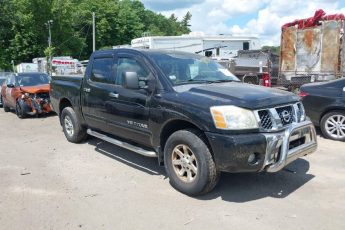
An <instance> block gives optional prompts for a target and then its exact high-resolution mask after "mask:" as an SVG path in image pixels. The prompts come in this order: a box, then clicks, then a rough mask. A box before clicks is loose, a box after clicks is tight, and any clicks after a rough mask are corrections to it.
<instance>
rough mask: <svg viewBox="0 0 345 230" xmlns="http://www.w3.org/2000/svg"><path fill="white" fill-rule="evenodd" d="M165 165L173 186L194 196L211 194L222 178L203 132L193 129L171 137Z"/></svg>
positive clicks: (166, 149)
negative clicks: (203, 137)
mask: <svg viewBox="0 0 345 230" xmlns="http://www.w3.org/2000/svg"><path fill="white" fill-rule="evenodd" d="M164 165H165V170H166V172H167V174H168V177H169V179H170V184H171V185H172V186H173V187H174V188H175V189H177V190H178V191H180V192H182V193H184V194H186V195H190V196H197V195H202V194H205V193H207V192H210V191H211V190H212V189H213V188H214V187H215V186H216V185H217V183H218V180H219V176H220V173H219V171H218V170H217V168H216V165H215V162H214V160H213V158H212V155H211V153H210V150H209V148H208V147H207V145H206V144H205V142H204V141H203V139H202V133H201V132H198V131H196V130H193V129H188V130H179V131H176V132H175V133H173V134H172V135H171V136H170V137H169V138H168V140H167V142H166V145H165V148H164Z"/></svg>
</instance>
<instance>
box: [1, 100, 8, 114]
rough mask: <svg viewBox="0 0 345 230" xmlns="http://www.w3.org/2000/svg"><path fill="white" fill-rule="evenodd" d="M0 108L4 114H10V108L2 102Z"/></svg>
mask: <svg viewBox="0 0 345 230" xmlns="http://www.w3.org/2000/svg"><path fill="white" fill-rule="evenodd" d="M2 107H3V109H4V112H5V113H8V112H10V107H8V106H7V105H6V104H5V102H4V101H2Z"/></svg>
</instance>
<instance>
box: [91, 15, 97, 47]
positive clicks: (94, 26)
mask: <svg viewBox="0 0 345 230" xmlns="http://www.w3.org/2000/svg"><path fill="white" fill-rule="evenodd" d="M92 50H93V51H95V50H96V25H95V12H92Z"/></svg>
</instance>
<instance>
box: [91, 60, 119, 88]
mask: <svg viewBox="0 0 345 230" xmlns="http://www.w3.org/2000/svg"><path fill="white" fill-rule="evenodd" d="M115 69H116V65H115V64H114V60H113V58H111V57H109V58H95V59H94V61H93V65H92V71H91V77H90V80H91V81H93V82H99V83H106V84H115Z"/></svg>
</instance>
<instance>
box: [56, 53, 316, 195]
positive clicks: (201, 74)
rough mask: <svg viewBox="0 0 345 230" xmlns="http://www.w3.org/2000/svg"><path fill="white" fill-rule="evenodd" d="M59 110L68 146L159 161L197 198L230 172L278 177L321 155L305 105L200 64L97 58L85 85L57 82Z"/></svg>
mask: <svg viewBox="0 0 345 230" xmlns="http://www.w3.org/2000/svg"><path fill="white" fill-rule="evenodd" d="M51 102H52V106H53V108H54V110H55V111H56V112H57V113H58V115H59V118H60V123H61V125H62V127H63V131H64V133H65V136H66V138H67V139H68V141H70V142H74V143H77V142H81V141H83V140H84V139H85V138H86V137H87V136H88V135H91V136H95V137H97V138H100V139H102V140H104V141H107V142H110V143H113V144H115V145H118V146H121V147H123V148H126V149H129V150H132V151H134V152H137V153H139V154H142V155H145V156H149V157H157V158H158V163H159V164H160V165H164V166H165V169H166V173H167V175H168V177H169V179H170V183H171V184H172V186H173V187H174V188H176V189H177V190H179V191H181V192H183V193H185V194H188V195H200V194H204V193H206V192H209V191H210V190H212V189H213V188H214V186H215V185H216V184H217V182H218V178H219V176H220V172H222V171H223V172H262V171H266V172H277V171H279V170H281V169H282V168H283V167H284V166H286V165H287V164H289V163H290V162H292V161H294V160H296V159H297V158H298V157H301V156H304V155H307V154H310V153H312V152H314V151H315V150H316V148H317V142H316V135H315V129H314V126H313V124H312V123H311V122H310V121H309V120H308V119H307V118H306V116H305V112H304V108H303V105H302V104H301V103H300V101H299V97H297V96H295V95H294V94H292V93H289V92H284V91H280V90H274V89H269V88H265V87H261V86H255V85H249V84H245V83H241V82H240V81H239V80H238V79H237V78H236V77H235V76H234V75H233V74H231V73H230V72H229V71H228V70H227V69H225V68H224V67H222V66H221V65H219V64H218V63H216V62H214V61H212V60H210V59H208V58H206V57H202V56H199V55H196V54H190V53H184V52H175V51H159V50H135V49H114V50H107V51H96V52H94V53H93V54H92V56H91V57H90V61H89V64H88V66H87V69H86V73H85V76H84V77H73V76H55V77H53V78H52V82H51Z"/></svg>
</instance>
